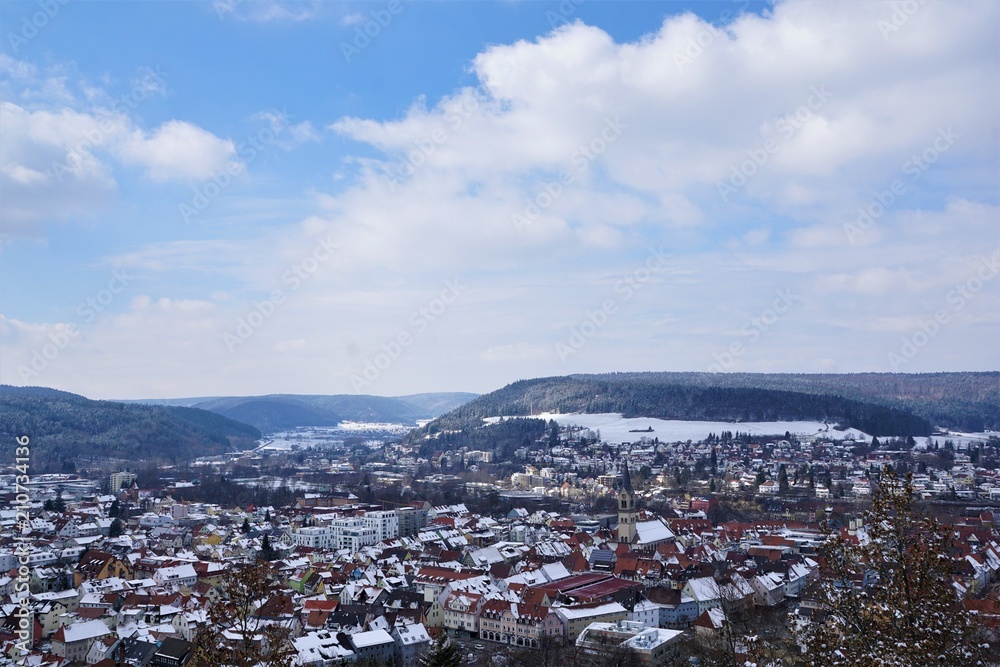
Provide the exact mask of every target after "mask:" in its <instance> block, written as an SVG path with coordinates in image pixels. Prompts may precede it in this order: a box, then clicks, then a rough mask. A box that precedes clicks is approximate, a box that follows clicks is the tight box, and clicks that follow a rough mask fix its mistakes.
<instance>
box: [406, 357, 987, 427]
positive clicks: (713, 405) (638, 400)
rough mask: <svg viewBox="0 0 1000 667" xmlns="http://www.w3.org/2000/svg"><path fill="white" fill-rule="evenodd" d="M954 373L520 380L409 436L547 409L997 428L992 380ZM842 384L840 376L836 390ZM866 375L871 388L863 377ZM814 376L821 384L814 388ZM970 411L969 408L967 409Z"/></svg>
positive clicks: (631, 375) (652, 375) (669, 375)
mask: <svg viewBox="0 0 1000 667" xmlns="http://www.w3.org/2000/svg"><path fill="white" fill-rule="evenodd" d="M950 375H951V376H953V377H952V378H951V379H952V382H950V383H948V382H945V381H943V380H941V379H938V380H936V382H937V383H938V385H937V386H934V387H933V388H932V387H929V386H926V387H925V386H924V385H921V384H920V382H919V381H917V380H916V379H915V378H919V377H922V376H880V375H862V376H854V375H847V376H835V375H825V376H809V375H788V376H775V375H750V374H739V375H735V374H734V375H728V374H707V373H705V374H701V373H619V374H607V375H574V376H567V377H551V378H539V379H534V380H521V381H518V382H515V383H513V384H510V385H508V386H506V387H504V388H502V389H499V390H497V391H494V392H491V393H489V394H485V395H483V396H480V397H479V398H477V399H475V400H473V401H471V402H469V403H468V404H466V405H464V406H462V407H459V408H458V409H456V410H453V411H452V412H450V413H448V414H446V415H444V416H442V417H441V418H439V419H437V420H435V421H434V422H432V423H431V424H429V425H428V426H427V427H425V429H421V430H420V431H417V432H414V434H413V437H416V438H419V437H421V436H422V435H423V434H425V433H434V432H439V431H446V430H459V431H461V430H468V429H474V428H477V427H478V426H480V425H481V424H482V418H483V417H495V416H501V415H529V414H538V413H539V412H544V411H559V412H587V413H599V412H619V413H622V414H623V415H625V416H626V417H658V418H661V419H687V420H720V421H731V420H740V421H778V420H817V421H827V422H830V423H836V424H840V425H843V426H849V427H854V428H858V429H860V430H862V431H864V432H866V433H871V434H873V435H879V436H891V435H901V436H902V435H927V434H929V433H930V432H931V429H932V426H938V425H949V426H963V427H971V426H976V425H981V424H983V423H987V424H993V423H996V421H997V416H998V414H1000V411H998V410H996V408H995V407H994V406H993V403H991V402H990V401H995V399H993V398H991V396H993V394H991V391H990V389H989V386H988V385H989V382H990V380H991V375H992V378H993V379H995V378H996V374H966V373H959V374H950ZM972 376H982V377H972ZM838 377H842V378H844V382H843V383H842V384H840V385H838V384H837V383H836V382H835V379H836V378H838ZM866 377H867V378H868V379H869V381H870V383H871V384H866V383H865V382H864V380H863V379H859V378H866ZM889 377H891V378H893V379H895V380H896V381H897V382H896V384H895V385H892V387H893V389H894V393H893V394H892V395H890V396H879V392H878V390H877V389H876V388H875V387H878V386H883V387H884V386H886V385H885V383H886V382H887V381H888V378H889ZM781 378H785V380H786V381H785V382H782V380H781ZM811 378H816V379H817V381H816V382H815V383H810V382H809V379H811ZM942 385H948V386H950V387H951V389H950V390H944V393H943V395H942V398H941V399H939V400H934V399H933V398H932V396H933V392H934V391H940V390H942ZM921 392H923V393H922V394H921ZM918 397H919V399H918ZM907 401H910V402H909V403H908V402H907ZM970 405H971V406H973V408H972V409H971V410H969V409H965V408H963V407H962V406H970ZM918 408H920V409H919V410H918ZM932 418H933V419H932Z"/></svg>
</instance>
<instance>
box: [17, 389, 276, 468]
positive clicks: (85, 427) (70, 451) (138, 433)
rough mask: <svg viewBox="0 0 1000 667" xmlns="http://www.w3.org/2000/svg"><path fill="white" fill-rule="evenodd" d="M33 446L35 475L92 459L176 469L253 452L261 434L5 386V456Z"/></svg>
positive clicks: (228, 423)
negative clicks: (19, 444) (21, 441)
mask: <svg viewBox="0 0 1000 667" xmlns="http://www.w3.org/2000/svg"><path fill="white" fill-rule="evenodd" d="M22 435H27V436H28V437H29V438H30V445H31V458H32V463H31V465H32V469H33V470H35V471H36V472H42V471H46V470H47V471H57V470H64V469H68V468H69V467H70V465H71V462H72V461H74V460H78V459H81V458H82V459H87V458H95V459H101V458H111V459H120V460H128V461H141V460H145V461H157V460H158V461H164V462H174V461H182V460H190V459H192V458H196V457H199V456H206V455H211V454H219V453H222V452H226V451H233V450H236V449H248V448H252V447H253V446H254V444H255V443H256V441H257V440H259V439H260V437H261V434H260V431H259V430H258V429H256V428H254V427H253V426H249V425H247V424H241V423H239V422H236V421H233V420H231V419H228V418H226V417H223V416H221V415H218V414H215V413H212V412H208V411H206V410H199V409H195V408H189V407H179V406H156V405H138V404H127V403H120V402H115V401H92V400H90V399H88V398H85V397H83V396H78V395H76V394H70V393H68V392H63V391H58V390H54V389H48V388H45V387H12V386H9V385H0V442H2V445H0V451H3V452H5V456H7V457H8V460H13V454H14V451H13V449H14V447H15V446H16V443H15V440H14V438H15V437H17V436H22Z"/></svg>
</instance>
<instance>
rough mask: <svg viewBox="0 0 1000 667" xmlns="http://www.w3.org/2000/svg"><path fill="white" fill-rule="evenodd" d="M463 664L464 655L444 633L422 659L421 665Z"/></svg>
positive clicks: (452, 666)
mask: <svg viewBox="0 0 1000 667" xmlns="http://www.w3.org/2000/svg"><path fill="white" fill-rule="evenodd" d="M461 664H462V655H461V654H460V653H459V652H458V649H457V648H456V647H455V645H454V644H452V643H451V642H450V641H448V636H447V635H444V634H442V635H441V636H440V637H438V640H437V641H436V642H434V645H433V646H431V648H430V650H428V651H427V653H425V654H424V656H423V657H422V658H421V659H420V667H459V665H461Z"/></svg>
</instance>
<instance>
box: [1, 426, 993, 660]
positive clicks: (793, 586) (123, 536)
mask: <svg viewBox="0 0 1000 667" xmlns="http://www.w3.org/2000/svg"><path fill="white" fill-rule="evenodd" d="M739 426H740V425H739V424H735V425H734V429H733V431H722V432H720V433H718V434H715V433H711V434H709V435H708V437H706V438H704V439H703V440H700V441H697V442H691V441H684V442H672V443H668V442H660V441H659V439H658V438H657V437H655V435H654V433H652V432H649V431H646V432H643V431H640V430H639V429H636V432H635V433H634V434H633V435H634V437H635V439H634V441H631V442H606V441H604V440H602V438H601V436H600V434H599V432H596V431H593V430H591V429H587V428H582V427H577V426H572V425H565V426H562V427H560V426H559V425H558V424H557V423H556V422H555V421H550V422H548V426H547V429H546V432H545V434H544V436H543V437H541V438H538V439H537V440H535V441H534V442H529V443H525V445H524V446H523V447H521V448H518V449H517V450H516V451H515V452H514V460H512V461H496V460H494V457H493V456H492V452H489V451H481V450H469V449H466V448H459V449H456V450H447V451H444V450H438V451H434V453H433V454H432V455H430V456H421V454H420V452H421V451H428V444H430V445H433V441H434V437H433V436H427V437H426V438H425V439H424V440H422V441H407V440H406V439H400V438H399V434H400V430H399V429H394V428H393V427H391V426H389V425H381V426H376V427H375V428H374V430H373V431H372V432H365V435H364V436H363V437H357V438H354V439H349V440H348V441H347V442H346V443H345V442H344V441H343V440H337V441H329V442H325V443H324V441H323V439H322V437H320V436H322V430H321V429H302V430H301V432H299V433H297V434H293V437H290V438H289V439H288V441H289V442H298V443H299V444H298V445H292V446H290V447H287V448H278V449H274V448H268V447H267V446H262V447H260V448H258V449H256V450H253V451H248V452H241V453H236V454H231V455H226V456H220V457H209V458H206V459H204V460H199V461H195V462H193V464H191V465H179V466H174V467H171V466H163V467H160V468H154V467H149V466H141V467H140V468H138V469H136V470H133V471H129V470H121V469H116V470H111V471H108V470H105V471H103V472H102V473H100V474H99V473H98V470H99V469H100V466H97V465H93V462H91V464H92V467H93V468H94V469H93V470H90V469H87V470H83V469H81V470H80V471H79V472H78V473H77V474H69V473H67V474H47V475H37V476H33V477H32V478H31V481H30V483H29V484H28V489H29V494H28V495H29V500H30V503H29V506H30V511H29V512H28V518H29V520H28V521H27V522H24V521H23V516H21V517H19V516H18V513H17V510H15V504H16V503H17V494H16V493H15V480H14V477H13V476H5V477H3V478H0V484H2V490H3V492H4V496H3V497H4V499H5V501H6V505H5V506H6V507H7V509H2V510H0V526H2V529H3V539H2V542H0V565H2V567H0V572H2V573H4V574H5V576H3V577H2V578H0V591H2V593H3V594H4V597H5V600H4V604H3V606H2V607H0V616H2V619H3V625H2V627H0V642H2V646H3V655H4V658H3V661H4V662H5V663H10V664H15V663H16V664H28V665H31V666H32V667H64V666H66V665H70V664H84V663H86V664H88V665H101V667H111V666H112V665H122V664H124V663H127V664H129V665H132V666H133V667H146V666H147V665H152V666H154V667H182V666H183V665H187V664H189V663H191V664H197V663H198V660H197V657H196V656H197V654H198V650H199V642H200V641H203V638H204V633H206V632H210V631H219V630H220V628H219V627H218V623H219V622H220V621H219V617H218V615H217V614H216V615H213V608H214V609H216V610H218V609H219V608H220V607H219V605H220V604H221V603H220V599H223V600H224V599H225V596H226V595H229V594H231V591H232V587H233V586H234V585H238V584H239V583H240V582H239V580H238V577H235V578H234V573H235V574H240V573H242V574H241V575H240V576H244V577H246V576H247V573H248V572H249V571H250V570H248V569H247V568H252V567H256V568H257V569H256V570H254V572H256V573H257V575H258V576H260V577H261V578H262V579H264V580H266V581H264V582H263V583H264V584H265V586H264V587H263V588H262V589H261V590H263V591H266V596H265V597H262V598H260V599H256V600H253V605H252V614H251V615H252V616H253V618H254V620H255V622H256V623H258V624H259V627H261V628H263V627H275V628H280V629H281V632H282V633H283V634H282V635H281V640H280V641H281V643H282V646H283V649H282V650H283V652H281V655H282V656H283V658H284V659H286V660H288V662H286V663H268V664H288V665H292V664H294V665H300V666H302V667H330V666H332V665H339V664H359V665H361V664H370V665H397V666H400V667H403V666H405V667H412V666H416V665H420V664H422V663H421V660H422V659H424V658H426V656H427V655H428V654H429V653H431V652H433V651H435V650H439V647H440V646H444V645H445V644H444V643H439V640H440V638H442V637H444V638H447V645H448V646H449V647H450V648H451V649H452V650H454V651H455V652H456V653H457V655H459V656H460V657H461V660H462V662H463V663H465V664H477V665H496V666H498V667H499V666H501V665H512V666H513V665H522V664H523V665H534V664H552V659H553V658H552V656H558V655H566V652H567V651H572V652H573V655H574V656H575V659H576V660H577V661H579V662H580V663H581V664H595V665H600V664H642V665H674V664H682V663H683V664H724V663H721V662H718V661H717V660H718V658H719V656H720V655H723V656H724V655H731V656H733V657H736V658H740V659H746V657H747V656H748V655H749V654H751V653H752V652H753V650H754V647H753V646H748V645H747V642H746V641H745V640H744V639H743V637H744V636H748V635H760V636H765V637H766V636H771V637H778V636H786V638H787V635H788V633H787V631H785V630H783V629H786V630H787V628H788V627H789V624H791V625H792V626H795V625H796V624H807V623H809V622H810V619H812V618H813V617H814V616H815V615H816V614H817V613H819V612H821V611H822V605H821V604H820V603H819V602H818V600H817V592H818V591H819V589H820V587H821V586H822V584H823V582H824V579H825V578H827V579H828V578H829V576H830V572H829V571H828V568H827V567H825V562H826V561H825V556H826V554H825V545H826V544H827V541H828V540H829V539H830V538H831V537H832V536H840V537H841V538H842V539H844V540H847V541H848V542H850V543H854V544H861V545H864V544H865V543H866V542H867V541H868V534H869V532H870V530H871V526H870V525H869V524H868V523H867V522H866V521H865V516H866V514H865V512H866V510H868V509H869V506H870V505H871V500H872V497H873V495H875V494H877V493H878V489H879V484H880V479H882V478H883V476H884V475H885V474H886V471H890V472H893V473H894V474H897V475H899V476H900V477H901V478H902V477H907V479H908V480H909V483H910V491H911V495H912V497H913V500H914V502H917V503H921V504H922V507H923V511H925V512H928V513H931V514H933V515H934V516H935V517H936V520H937V521H939V522H940V525H941V526H943V527H945V529H946V531H947V533H948V536H949V544H950V547H951V550H950V552H949V556H950V558H951V563H950V576H951V583H952V587H953V589H954V595H955V596H956V598H957V599H959V600H961V601H962V604H963V605H964V607H965V609H966V610H968V611H970V612H974V615H975V618H976V619H977V621H978V623H980V624H981V625H982V630H983V631H984V632H986V633H990V632H992V630H993V628H995V627H996V626H997V625H998V624H1000V594H998V593H997V591H996V590H995V588H994V586H993V584H994V582H995V581H996V580H997V579H998V578H1000V533H998V532H997V528H996V523H997V519H998V518H1000V505H996V503H995V501H996V500H997V499H998V496H1000V472H998V469H1000V459H998V451H1000V449H998V448H1000V440H998V438H997V437H996V436H995V435H993V434H986V437H984V438H981V439H979V440H974V439H970V438H968V437H963V436H952V435H951V434H947V433H942V434H940V435H937V436H932V437H930V438H921V439H920V441H919V442H918V441H916V440H915V439H913V438H899V439H894V438H883V439H882V441H880V440H879V439H878V438H868V439H865V438H864V437H863V435H862V434H855V433H847V434H842V433H837V432H835V431H834V432H830V433H827V434H824V435H823V436H822V437H798V436H795V435H793V434H792V433H789V432H786V433H784V434H776V435H774V436H767V437H758V436H751V435H750V434H747V433H740V432H739V430H738V429H739ZM650 430H651V429H650ZM373 433H374V434H375V435H373ZM378 434H381V437H376V436H377V435H378ZM22 500H23V499H22ZM994 506H996V507H997V512H998V514H994V510H993V509H992V508H993V507H994ZM25 545H27V546H25ZM261 565H263V567H260V566H261ZM234 581H235V583H234ZM856 583H857V586H858V587H864V586H866V585H868V584H869V583H870V582H866V581H858V582H856ZM243 584H246V582H245V581H244V582H243ZM25 619H27V620H25ZM222 622H223V623H225V622H226V620H225V619H224V620H223V621H222ZM236 626H237V622H236V620H235V619H234V620H233V621H232V624H231V627H228V628H221V630H223V631H224V632H223V634H224V635H226V633H229V634H228V635H226V636H228V637H229V639H233V638H234V637H238V636H239V632H238V631H237V629H236ZM19 630H20V631H21V634H19ZM255 637H256V638H255V639H254V641H255V642H256V643H257V644H258V645H260V646H264V647H266V645H267V641H266V637H265V635H264V634H263V633H262V632H261V633H259V634H256V635H255ZM792 644H793V646H794V642H792ZM274 648H275V647H273V646H272V647H270V649H268V650H273V649H274ZM261 650H264V649H263V648H262V649H261ZM616 656H617V657H616ZM622 656H626V657H627V658H628V660H631V662H627V661H626V662H616V660H621V659H622ZM25 660H27V662H25ZM588 661H590V662H588ZM725 664H729V663H725ZM732 664H742V663H732ZM773 664H784V663H781V662H775V663H773Z"/></svg>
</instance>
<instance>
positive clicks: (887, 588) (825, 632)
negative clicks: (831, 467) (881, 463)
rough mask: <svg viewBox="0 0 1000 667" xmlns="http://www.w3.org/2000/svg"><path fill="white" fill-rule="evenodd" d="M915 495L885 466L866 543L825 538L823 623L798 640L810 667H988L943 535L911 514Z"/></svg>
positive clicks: (924, 519)
mask: <svg viewBox="0 0 1000 667" xmlns="http://www.w3.org/2000/svg"><path fill="white" fill-rule="evenodd" d="M913 494H914V489H913V483H912V477H911V476H909V475H908V476H907V477H905V478H904V479H900V478H899V477H898V476H897V475H896V473H895V471H893V469H892V468H891V467H886V468H885V470H884V471H883V473H882V477H881V479H880V482H879V485H878V487H877V488H876V491H875V495H874V497H873V500H872V509H871V510H870V511H869V512H867V513H866V515H865V523H866V525H867V526H868V529H867V534H868V538H869V539H866V540H862V541H861V542H860V543H859V542H858V541H856V540H854V539H852V538H850V537H845V536H844V535H843V534H841V533H836V532H831V533H830V535H829V537H828V540H827V542H826V544H825V546H824V557H825V562H826V566H827V570H828V576H827V577H826V578H825V579H824V580H823V581H822V582H821V584H820V594H819V602H820V603H821V608H822V609H823V611H824V612H825V614H826V618H825V621H823V622H821V623H814V624H811V625H810V626H808V627H807V629H806V632H805V636H804V637H803V639H804V640H805V643H806V646H807V651H806V656H808V657H807V662H808V664H809V665H812V666H815V667H842V666H843V667H847V666H850V667H888V666H893V665H907V666H909V667H931V666H932V665H933V666H935V667H939V666H940V665H967V666H969V667H972V666H974V665H986V664H988V663H987V661H986V657H985V656H984V655H983V652H984V644H983V643H982V642H981V640H980V638H979V636H978V635H979V628H978V626H977V625H976V624H975V623H974V622H973V620H972V617H971V616H970V615H969V614H968V613H967V612H966V611H965V610H964V609H963V607H962V606H961V604H960V603H959V601H958V599H957V597H956V595H955V590H954V587H953V585H952V573H953V569H954V561H952V559H951V558H950V557H949V552H950V549H951V547H952V546H953V545H952V543H951V538H950V536H949V534H948V531H947V530H946V529H943V528H942V527H941V526H940V525H939V524H938V522H937V521H936V520H935V519H934V518H932V517H929V516H926V515H923V514H921V513H920V512H918V511H917V510H916V509H915V508H914V507H913ZM855 582H863V584H861V585H860V588H859V587H856V585H855Z"/></svg>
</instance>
